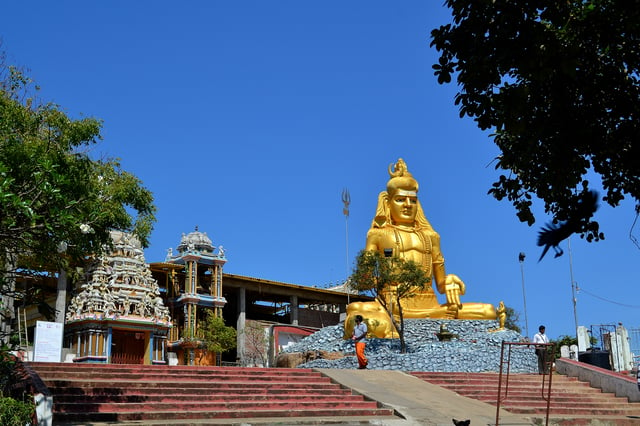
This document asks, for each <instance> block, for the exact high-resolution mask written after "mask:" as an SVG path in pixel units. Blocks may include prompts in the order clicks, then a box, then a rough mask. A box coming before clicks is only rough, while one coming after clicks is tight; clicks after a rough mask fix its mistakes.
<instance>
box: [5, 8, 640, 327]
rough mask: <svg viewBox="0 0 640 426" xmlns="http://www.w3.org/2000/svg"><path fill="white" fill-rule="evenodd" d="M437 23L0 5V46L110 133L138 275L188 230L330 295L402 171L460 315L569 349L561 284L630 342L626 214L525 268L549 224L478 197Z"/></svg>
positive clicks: (54, 94) (631, 271) (328, 11)
mask: <svg viewBox="0 0 640 426" xmlns="http://www.w3.org/2000/svg"><path fill="white" fill-rule="evenodd" d="M448 21H449V13H448V11H447V10H446V9H445V8H444V7H442V6H441V3H440V2H431V1H424V0H407V1H402V2H388V1H376V0H373V1H371V0H369V1H363V0H354V1H348V2H343V1H334V0H329V1H322V2H319V1H315V2H312V1H293V0H291V1H279V0H272V1H264V0H261V1H257V0H256V1H222V0H220V1H204V0H197V1H191V2H174V1H153V2H152V1H136V2H131V1H111V2H86V1H60V2H49V1H28V2H8V3H7V4H5V5H3V7H2V14H0V38H2V40H3V46H2V48H3V49H4V50H5V51H6V53H7V55H8V58H9V62H10V63H13V64H16V65H22V66H25V67H27V68H29V69H30V72H29V74H30V75H31V76H32V77H33V78H34V79H35V80H36V82H37V83H38V84H39V85H40V86H41V87H42V90H41V92H40V96H41V97H42V98H43V99H46V100H51V101H54V102H56V103H58V104H60V105H61V106H62V107H63V108H64V109H65V110H66V111H67V112H68V113H69V114H70V115H71V116H73V117H76V118H78V117H81V116H93V117H98V118H101V119H102V120H104V128H103V132H102V133H103V136H104V140H103V141H102V142H101V143H100V144H99V145H98V146H96V147H95V148H94V150H93V153H94V155H96V156H108V157H118V158H120V159H121V160H122V165H123V168H124V169H126V170H128V171H130V172H132V173H134V174H135V175H137V176H138V177H139V178H140V179H142V181H143V182H144V185H145V186H146V187H148V188H149V189H150V190H151V191H152V192H153V193H154V195H155V202H156V205H157V206H158V215H157V218H158V221H157V223H156V225H155V229H154V231H153V234H152V237H151V246H150V247H149V248H148V249H147V250H146V251H145V255H146V258H147V261H148V262H154V261H161V260H163V259H164V257H165V255H166V252H167V249H168V248H170V247H172V248H174V249H175V247H176V246H177V245H178V243H179V242H180V237H181V234H182V233H189V232H191V231H193V230H194V228H195V226H198V227H199V230H200V231H204V232H207V233H208V235H209V237H210V238H211V239H212V240H213V242H214V245H216V246H219V245H222V246H224V248H225V251H226V255H227V257H228V263H227V265H226V267H225V271H226V272H229V273H234V274H240V275H247V276H253V277H259V278H264V279H269V280H276V281H283V282H287V283H293V284H300V285H308V286H327V285H331V284H335V283H337V282H340V281H342V280H344V279H345V277H346V276H347V274H348V272H350V268H351V266H352V264H353V258H354V256H355V255H356V254H357V252H358V251H359V250H361V249H362V248H363V245H364V240H365V235H366V232H367V229H368V228H369V226H370V223H371V220H372V218H373V215H374V212H375V206H376V200H377V194H378V192H380V191H382V190H383V189H384V188H385V184H386V181H387V179H388V174H387V167H388V165H389V164H390V163H393V162H395V161H396V160H397V159H398V158H399V157H402V158H404V159H405V160H406V162H407V164H408V167H409V170H410V171H411V172H412V173H413V175H414V176H415V177H416V178H417V179H418V181H419V182H420V192H419V196H420V198H421V201H422V203H423V207H424V209H425V212H426V214H427V217H428V218H429V220H430V221H431V223H432V224H433V226H434V227H435V229H436V230H437V231H438V232H439V233H440V235H441V238H442V249H443V252H444V255H445V258H446V261H447V262H446V266H447V271H448V272H450V273H455V274H457V275H459V276H460V277H461V278H462V279H463V280H464V281H465V282H466V284H467V289H468V291H467V294H466V295H465V296H464V297H463V301H467V302H485V303H493V304H495V305H497V304H498V302H499V301H500V300H504V302H505V304H506V305H507V306H510V307H513V308H514V309H515V310H516V311H518V312H520V318H521V321H520V323H521V327H522V329H523V332H525V331H526V330H525V328H526V325H528V331H529V336H530V337H532V336H533V334H534V333H535V332H536V331H537V328H538V325H539V324H545V325H546V326H547V333H548V334H549V335H550V336H551V337H552V338H555V337H558V336H560V335H572V334H574V324H575V318H574V309H573V303H572V291H571V280H572V278H571V277H572V275H573V280H574V281H575V282H576V283H577V285H578V287H579V288H580V290H579V292H578V294H577V304H576V306H577V309H576V312H577V319H578V323H579V324H580V325H584V326H587V327H590V326H592V325H594V326H597V325H600V324H607V325H608V324H612V325H615V324H617V323H619V322H622V323H623V324H624V325H625V326H627V327H628V328H634V327H638V326H639V325H640V321H639V320H638V313H639V312H640V297H637V295H638V294H639V292H638V288H639V287H638V284H639V282H638V281H639V279H638V260H639V259H640V249H639V248H638V247H636V246H635V245H634V244H633V243H632V241H631V240H630V238H629V233H630V230H631V227H632V225H633V221H634V217H635V214H634V211H633V204H632V203H631V202H626V203H624V204H623V205H622V206H621V207H619V208H617V209H615V210H614V209H612V208H610V207H609V206H606V205H603V206H602V207H601V208H600V210H599V211H598V212H597V220H599V221H600V223H601V228H602V230H603V231H604V232H605V234H606V240H604V241H602V242H599V243H591V244H589V243H587V242H585V241H584V240H581V239H579V238H577V237H575V236H574V237H573V238H572V239H571V256H569V251H568V250H567V242H564V243H563V245H562V247H563V248H564V249H565V255H564V256H562V257H560V258H557V259H555V258H554V257H553V253H552V252H550V253H548V254H547V256H546V257H545V259H543V261H541V262H539V263H538V262H537V260H538V257H539V255H540V253H541V249H540V248H539V247H537V246H536V238H537V232H538V230H539V228H540V226H542V225H543V224H544V223H545V222H546V221H548V220H549V218H548V217H546V216H545V215H544V214H543V211H542V208H541V205H540V204H539V203H538V205H537V206H536V208H537V210H536V211H537V212H538V214H539V215H540V216H539V220H538V222H537V223H536V224H535V225H534V227H531V228H530V227H528V226H527V225H526V224H523V223H520V222H519V221H518V220H517V218H516V216H515V211H514V209H513V207H511V205H510V204H508V203H507V202H498V201H496V200H495V199H493V198H492V197H491V196H489V195H487V190H488V189H489V188H490V187H491V183H492V182H493V181H494V179H496V178H497V177H498V173H497V171H495V170H494V168H493V164H492V160H493V159H494V158H495V157H496V156H497V155H498V154H499V152H498V149H497V148H496V147H495V145H493V143H492V142H491V140H490V138H489V134H488V133H483V132H481V131H479V130H478V129H477V127H476V126H475V124H474V123H473V121H472V120H470V119H468V118H463V119H461V118H460V117H459V113H458V109H457V107H456V106H455V105H454V101H453V98H454V95H455V90H456V87H455V85H448V86H440V85H438V84H437V82H436V79H435V77H434V76H433V73H432V70H431V65H432V64H433V63H435V62H436V61H437V52H435V50H434V49H432V48H430V47H429V42H430V37H429V34H430V31H431V30H432V29H433V28H435V27H437V26H439V25H443V24H445V23H447V22H448ZM559 173H561V171H559ZM344 188H348V189H349V191H350V194H351V200H352V202H351V208H350V216H349V218H348V222H347V221H346V220H345V216H344V215H343V214H342V207H343V206H342V201H341V193H342V191H343V189H344ZM638 227H640V225H637V227H636V228H635V229H634V230H635V235H636V236H638V235H639V234H640V230H639V229H638ZM347 247H348V250H347ZM520 252H524V253H525V254H526V259H525V262H524V263H523V264H522V265H521V264H520V263H519V262H518V254H519V253H520ZM571 266H572V268H571ZM521 267H522V268H521ZM571 271H572V273H573V274H572V273H571ZM522 272H524V288H525V291H526V307H527V309H526V320H527V321H526V323H525V309H524V298H523V279H522ZM441 300H442V301H444V298H441Z"/></svg>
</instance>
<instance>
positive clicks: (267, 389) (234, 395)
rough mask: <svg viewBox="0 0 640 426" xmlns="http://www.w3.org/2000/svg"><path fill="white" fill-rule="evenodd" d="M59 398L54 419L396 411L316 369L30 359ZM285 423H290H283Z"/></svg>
mask: <svg viewBox="0 0 640 426" xmlns="http://www.w3.org/2000/svg"><path fill="white" fill-rule="evenodd" d="M32 367H33V368H34V370H35V371H36V372H37V373H38V374H39V375H40V377H41V378H42V379H43V381H44V383H45V384H46V385H47V386H48V387H49V389H50V391H51V392H52V394H53V397H54V398H53V400H54V424H61V425H64V424H88V423H90V424H93V423H97V422H104V423H120V422H142V423H143V424H148V423H149V422H154V421H162V422H165V423H168V424H171V422H172V421H175V422H176V423H178V422H188V421H189V420H193V421H194V422H197V423H198V424H202V422H206V421H207V419H212V420H213V419H218V421H220V419H221V420H222V421H224V420H225V419H245V418H261V419H262V418H264V419H267V420H265V421H269V420H268V419H270V418H274V419H276V418H292V417H312V418H322V419H324V418H331V417H336V416H338V417H347V418H375V417H380V418H382V417H391V418H393V417H394V412H393V410H392V409H388V408H380V407H379V406H378V405H379V404H378V403H377V402H376V401H370V400H366V399H365V398H364V397H363V396H361V395H358V394H354V393H353V392H352V391H351V390H350V389H348V388H344V387H342V386H340V385H339V384H337V383H333V382H332V381H331V379H329V378H328V377H326V376H325V375H323V374H322V373H320V372H317V371H313V370H311V369H285V368H281V369H271V368H267V369H265V368H241V367H179V366H178V367H176V366H171V367H168V366H160V367H158V366H139V365H130V366H120V365H118V366H113V365H109V366H105V365H99V366H98V365H75V364H71V365H70V364H57V363H56V364H44V363H36V364H34V365H33V366H32ZM280 423H281V424H285V423H286V422H285V423H282V422H280Z"/></svg>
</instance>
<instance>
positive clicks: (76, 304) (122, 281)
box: [65, 231, 171, 364]
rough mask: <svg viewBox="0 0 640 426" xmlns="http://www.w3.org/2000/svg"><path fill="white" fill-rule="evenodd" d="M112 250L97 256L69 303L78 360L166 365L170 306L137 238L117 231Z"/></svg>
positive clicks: (69, 328)
mask: <svg viewBox="0 0 640 426" xmlns="http://www.w3.org/2000/svg"><path fill="white" fill-rule="evenodd" d="M111 238H112V240H113V250H111V251H110V253H108V254H105V255H103V256H100V257H99V258H97V259H93V260H92V261H91V263H90V264H89V265H88V267H87V268H86V271H85V274H84V276H83V277H82V278H81V280H80V282H79V283H78V286H77V287H78V289H79V292H78V294H77V295H76V296H74V297H73V298H72V299H71V301H70V303H69V305H68V308H67V314H66V321H65V322H66V325H65V342H66V344H65V346H66V347H69V348H71V353H72V354H73V355H74V356H73V361H74V362H93V363H113V364H164V363H166V358H165V353H166V341H167V334H168V331H169V329H170V327H171V318H170V316H169V310H168V309H167V308H166V307H165V305H164V301H163V299H162V297H161V296H160V289H159V287H158V284H157V283H156V280H155V279H154V278H153V277H152V276H151V271H150V270H149V268H148V266H147V264H146V263H145V259H144V254H143V252H142V246H141V245H140V241H138V239H137V238H135V237H134V236H132V235H130V234H126V233H124V232H120V231H112V232H111Z"/></svg>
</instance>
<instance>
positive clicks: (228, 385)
mask: <svg viewBox="0 0 640 426" xmlns="http://www.w3.org/2000/svg"><path fill="white" fill-rule="evenodd" d="M44 383H45V384H46V385H47V386H48V387H49V388H51V389H52V391H53V389H80V390H82V392H83V393H87V392H88V390H89V391H90V390H91V389H105V390H106V389H123V388H128V389H156V390H160V391H162V390H164V389H166V390H171V391H174V390H178V389H188V388H198V389H203V390H206V391H208V390H227V391H228V390H233V389H261V388H265V386H266V387H268V388H269V389H273V390H276V389H340V385H337V384H334V383H331V382H328V381H325V382H311V383H306V382H304V381H302V382H267V383H262V382H208V383H207V382H180V383H177V382H125V381H119V380H100V381H89V382H82V381H75V380H74V381H66V380H53V381H49V380H45V381H44Z"/></svg>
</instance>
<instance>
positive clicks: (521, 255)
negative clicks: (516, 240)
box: [518, 252, 529, 339]
mask: <svg viewBox="0 0 640 426" xmlns="http://www.w3.org/2000/svg"><path fill="white" fill-rule="evenodd" d="M524 258H525V254H524V253H523V252H520V254H519V255H518V261H519V262H520V273H521V274H522V300H523V302H524V328H525V332H526V333H527V339H529V320H528V319H527V294H526V292H525V290H524Z"/></svg>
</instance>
